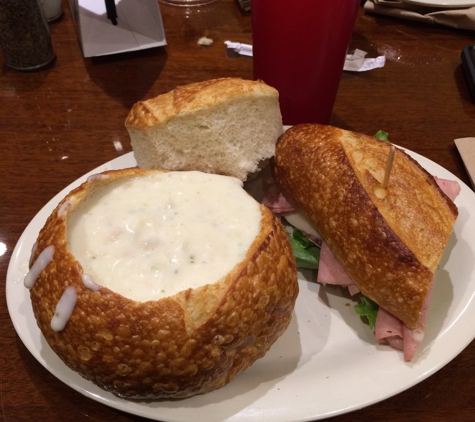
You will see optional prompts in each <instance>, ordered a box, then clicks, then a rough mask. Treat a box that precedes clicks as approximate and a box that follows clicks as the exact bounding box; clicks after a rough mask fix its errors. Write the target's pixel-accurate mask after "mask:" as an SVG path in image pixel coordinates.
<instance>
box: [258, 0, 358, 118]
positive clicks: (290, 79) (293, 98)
mask: <svg viewBox="0 0 475 422" xmlns="http://www.w3.org/2000/svg"><path fill="white" fill-rule="evenodd" d="M359 5H360V0H290V1H289V0H252V1H251V16H252V32H253V64H254V79H261V80H263V81H264V82H265V83H267V84H268V85H270V86H273V87H274V88H276V89H277V90H278V91H279V99H280V109H281V112H282V119H283V122H284V124H285V125H295V124H298V123H322V124H328V123H329V121H330V117H331V113H332V109H333V104H334V103H335V98H336V94H337V92H338V85H339V84H340V78H341V74H342V72H343V65H344V63H345V57H346V54H347V50H348V45H349V42H350V40H351V35H352V33H353V28H354V26H355V21H356V16H357V13H358V8H359Z"/></svg>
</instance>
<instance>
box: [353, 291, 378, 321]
mask: <svg viewBox="0 0 475 422" xmlns="http://www.w3.org/2000/svg"><path fill="white" fill-rule="evenodd" d="M359 300H360V303H359V304H358V305H355V312H356V313H357V314H358V315H360V316H362V317H366V318H367V320H368V324H369V328H371V329H373V328H374V326H375V325H376V316H377V315H378V309H379V305H378V304H377V303H376V302H373V301H372V300H371V299H369V298H367V297H366V296H364V295H363V294H361V293H360V295H359Z"/></svg>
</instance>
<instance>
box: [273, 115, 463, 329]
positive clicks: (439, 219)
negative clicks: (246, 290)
mask: <svg viewBox="0 0 475 422" xmlns="http://www.w3.org/2000/svg"><path fill="white" fill-rule="evenodd" d="M389 149H390V144H389V143H388V142H382V141H379V140H377V139H375V138H373V137H369V136H365V135H362V134H359V133H355V132H350V131H345V130H342V129H338V128H335V127H331V126H323V125H313V124H303V125H298V126H294V127H293V128H291V129H289V130H288V131H287V132H286V133H285V134H284V135H283V136H282V138H281V139H280V141H279V143H278V145H277V148H276V157H275V161H274V175H275V179H276V181H277V184H278V185H279V187H280V189H281V190H282V192H283V194H284V196H285V197H286V198H287V199H288V200H289V201H290V202H292V203H293V204H294V205H295V206H296V207H297V208H298V209H300V210H302V211H303V212H304V214H306V216H307V217H308V219H309V220H310V221H311V222H312V223H313V224H314V226H315V227H316V229H317V230H318V232H319V233H320V234H321V235H322V237H323V239H324V240H325V241H326V242H327V244H328V246H329V247H330V249H331V250H332V251H333V253H334V254H335V256H336V257H337V259H338V260H339V261H340V263H341V264H342V265H343V267H344V268H345V270H346V271H347V273H348V274H349V276H350V277H351V279H352V280H353V281H354V283H355V284H356V285H357V286H358V287H359V289H360V290H361V291H362V292H363V294H365V295H366V296H368V297H370V298H371V299H373V300H374V301H376V302H377V303H378V304H379V305H380V306H382V307H383V308H385V309H386V310H388V311H389V312H391V313H392V314H393V315H395V316H396V317H398V318H399V319H400V320H401V321H403V322H404V323H405V324H406V325H407V326H408V327H409V328H416V327H417V323H418V321H419V316H420V313H421V310H422V305H423V302H424V299H425V297H426V295H427V293H428V291H429V288H430V285H431V282H432V279H433V277H434V274H435V271H436V269H437V265H438V263H439V261H440V258H441V256H442V253H443V251H444V248H445V245H446V243H447V240H448V237H449V235H450V233H451V232H452V227H453V224H454V222H455V219H456V217H457V214H458V211H457V207H456V206H455V205H454V204H453V202H452V201H451V200H450V199H449V198H448V197H447V196H446V195H445V194H444V193H443V192H442V191H441V190H440V188H439V187H438V185H437V183H436V182H435V180H434V178H433V177H432V176H431V175H430V174H429V173H427V172H426V171H425V170H424V169H423V168H422V167H421V166H420V165H419V164H418V163H417V162H416V161H415V160H413V159H412V158H410V157H409V156H408V155H407V154H405V153H404V152H403V151H402V150H400V149H397V150H396V154H395V159H394V164H393V168H392V171H391V177H390V179H389V184H388V188H387V189H383V188H382V181H383V179H384V172H385V168H386V161H387V157H388V154H389Z"/></svg>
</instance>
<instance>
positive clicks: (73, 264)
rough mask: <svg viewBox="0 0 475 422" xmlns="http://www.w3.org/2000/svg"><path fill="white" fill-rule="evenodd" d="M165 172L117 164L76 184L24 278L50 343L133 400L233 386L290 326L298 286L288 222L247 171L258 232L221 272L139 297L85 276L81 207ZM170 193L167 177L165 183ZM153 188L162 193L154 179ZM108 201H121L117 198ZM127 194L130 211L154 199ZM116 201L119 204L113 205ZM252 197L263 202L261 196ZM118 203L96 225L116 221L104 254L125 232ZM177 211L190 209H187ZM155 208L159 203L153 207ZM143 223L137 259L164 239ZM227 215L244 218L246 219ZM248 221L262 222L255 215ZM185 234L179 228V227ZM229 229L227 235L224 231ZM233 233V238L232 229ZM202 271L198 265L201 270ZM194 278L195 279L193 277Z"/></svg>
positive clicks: (90, 207)
mask: <svg viewBox="0 0 475 422" xmlns="http://www.w3.org/2000/svg"><path fill="white" fill-rule="evenodd" d="M180 173H182V172H180ZM185 173H190V172H185ZM191 173H199V172H191ZM157 174H160V175H172V173H168V172H161V171H158V170H143V169H138V168H134V169H124V170H119V171H109V172H105V173H103V174H101V175H98V176H96V177H91V178H89V179H88V181H87V182H85V183H84V184H82V185H81V186H80V187H79V188H77V189H75V190H73V191H72V192H71V193H70V194H68V195H67V196H66V197H65V198H64V200H63V201H61V203H60V204H59V205H58V206H57V207H56V209H55V210H54V211H53V213H52V214H51V215H50V217H49V218H48V220H47V222H46V224H45V226H44V227H43V229H42V230H41V231H40V233H39V236H38V240H37V247H36V248H34V252H33V254H32V265H31V269H30V272H29V273H28V274H27V276H26V278H25V285H26V286H27V287H29V288H30V289H31V290H30V295H31V301H32V305H33V311H34V315H35V317H36V320H37V323H38V326H39V328H40V329H41V332H42V333H43V335H44V337H45V339H46V341H47V342H48V344H49V345H50V346H51V348H52V349H53V350H54V351H55V352H56V353H57V354H58V355H59V357H60V358H61V359H62V360H63V361H64V362H65V363H66V365H68V366H69V367H70V368H72V369H73V370H74V371H77V372H78V373H79V374H81V375H82V376H83V377H85V378H86V379H88V380H91V381H92V382H94V383H96V384H97V385H99V386H100V387H102V388H104V389H106V390H108V391H111V392H113V393H115V394H116V395H118V396H120V397H123V398H131V399H144V398H146V399H159V398H184V397H190V396H193V395H195V394H200V393H206V392H209V391H212V390H214V389H216V388H219V387H222V386H224V385H225V384H227V383H228V382H230V381H231V380H232V379H233V378H234V376H236V375H237V374H238V373H240V372H241V371H243V370H244V369H246V368H247V367H249V366H250V365H251V364H252V363H253V362H255V361H256V360H257V359H259V358H261V357H263V356H264V355H265V353H266V352H267V351H268V349H269V348H270V347H271V345H272V344H273V343H274V342H275V340H276V339H277V338H278V337H279V336H280V335H281V334H282V333H283V332H284V330H285V329H286V328H287V326H288V324H289V322H290V320H291V315H292V311H293V308H294V304H295V300H296V297H297V294H298V283H297V273H296V268H295V260H294V256H293V254H292V250H291V246H290V244H289V241H288V238H287V235H286V233H285V229H284V228H283V227H282V225H281V224H280V222H279V221H278V220H277V219H276V218H275V217H274V216H273V214H272V213H271V212H270V211H269V210H268V209H267V208H266V207H264V206H262V205H260V204H258V203H257V202H256V201H255V200H254V199H253V198H252V197H250V196H249V195H248V194H247V193H246V192H245V191H244V190H242V188H241V185H242V184H241V182H240V181H238V180H236V179H233V180H235V181H236V183H237V184H239V186H238V187H237V188H239V189H241V190H242V193H243V198H244V200H246V201H247V200H248V198H249V200H250V201H253V202H255V206H256V207H257V210H258V211H257V212H258V214H257V223H256V236H255V238H254V237H252V238H251V241H250V245H249V246H248V248H247V250H246V249H245V250H244V252H243V258H242V259H241V260H240V261H238V262H237V263H236V264H235V265H234V266H232V267H231V269H230V270H229V271H228V272H227V273H225V275H224V276H222V277H221V278H220V279H218V280H212V281H210V282H207V283H206V284H203V285H201V286H195V287H193V288H191V287H190V288H184V289H183V290H181V291H179V292H177V293H174V294H172V295H166V294H165V295H164V296H163V297H161V298H159V299H154V297H155V296H154V295H155V293H157V292H156V291H154V290H153V289H152V288H151V289H150V293H149V298H145V299H143V300H134V299H130V298H129V297H128V295H127V296H126V295H125V294H120V293H117V292H116V291H115V290H114V289H112V288H108V287H106V286H102V287H101V279H99V278H97V277H93V278H92V279H91V277H89V276H88V275H86V270H85V268H84V267H83V265H82V264H81V263H80V262H78V260H77V259H76V257H75V256H73V254H72V253H71V249H72V247H73V244H74V242H76V240H75V239H71V238H69V237H68V235H69V230H73V227H72V226H71V227H70V226H69V224H70V219H73V218H75V217H74V213H75V212H78V213H81V215H79V219H76V220H77V221H80V219H81V218H83V217H84V216H86V214H87V215H92V216H93V215H94V212H95V210H97V209H102V208H97V207H98V205H97V204H100V205H101V204H102V203H103V201H105V199H104V198H106V195H109V192H113V194H114V195H120V192H121V191H120V190H119V191H118V192H119V194H117V193H114V192H115V189H125V191H126V192H130V191H131V189H133V186H132V185H131V183H130V182H131V181H134V183H135V181H136V180H138V179H141V178H149V179H147V183H149V185H150V184H151V183H152V182H148V180H158V179H159V178H158V177H156V175H157ZM200 174H203V173H200ZM206 176H207V177H210V178H213V177H214V178H223V179H231V178H228V177H224V176H217V175H208V174H206ZM187 177H188V176H187ZM159 180H162V179H159ZM213 180H214V179H213ZM160 183H162V182H160ZM187 183H189V182H187ZM210 183H211V184H210V185H205V186H203V187H204V188H209V189H211V188H212V187H213V186H214V185H213V183H214V182H213V181H211V182H210ZM149 185H147V186H149ZM237 188H236V189H237ZM134 189H135V188H134ZM166 190H167V188H166V185H165V188H164V192H166ZM146 191H149V192H155V191H152V190H151V189H150V190H149V189H148V188H147V189H146ZM238 194H239V195H240V193H239V192H238ZM111 195H112V194H111ZM130 195H132V194H130ZM164 195H165V193H164ZM202 195H203V196H204V193H203V192H202ZM177 196H179V195H177ZM107 198H108V199H107V201H111V200H110V199H109V196H107ZM210 198H211V199H213V198H212V197H210ZM176 200H177V198H176V197H174V198H173V200H171V201H170V202H169V203H167V204H166V205H167V209H172V211H173V208H174V206H175V205H176V202H174V201H176ZM214 200H215V201H216V206H215V205H214V203H213V207H216V209H217V210H218V211H219V210H223V209H224V208H226V207H227V204H226V203H220V198H214ZM124 201H125V202H127V203H130V204H132V205H131V207H130V212H129V211H127V213H129V214H135V213H136V212H141V211H140V207H142V206H143V208H144V209H146V208H147V207H148V206H149V204H147V203H146V202H147V196H145V197H144V198H141V199H139V200H137V201H136V200H135V196H133V197H130V198H129V197H127V198H124ZM115 203H116V202H110V204H111V207H112V204H115ZM246 206H247V205H246ZM249 206H250V207H251V208H252V207H254V205H253V204H251V205H249ZM114 208H115V209H114V210H111V212H110V215H109V216H103V217H105V218H104V219H103V220H101V221H103V223H101V224H98V225H97V228H98V230H103V229H105V228H107V229H109V227H106V226H109V225H110V233H111V237H110V239H109V241H110V246H108V247H106V248H102V249H99V250H102V251H103V252H104V253H103V255H108V253H109V252H110V251H112V250H113V248H115V247H116V246H114V245H115V243H116V242H117V241H118V240H117V238H119V237H120V233H119V231H118V230H117V227H114V225H118V224H120V222H117V221H115V220H114V213H115V211H118V210H117V208H118V207H114ZM188 208H192V210H198V209H200V204H197V203H196V202H195V203H194V204H193V205H192V207H190V206H189V205H188ZM176 209H177V210H183V206H182V207H181V208H176ZM213 209H214V208H213ZM225 211H226V210H225ZM240 211H241V210H240ZM226 212H227V211H226ZM154 213H155V212H154V210H153V209H152V210H151V214H154ZM156 214H157V219H158V220H160V219H161V220H166V221H169V224H175V223H176V221H175V220H173V218H172V217H173V215H174V214H176V213H173V212H172V213H169V214H163V213H162V212H161V211H160V212H159V211H157V212H156ZM217 215H218V214H217ZM224 215H226V214H224ZM139 217H140V216H139ZM88 218H89V217H88ZM206 218H207V219H209V220H210V221H211V220H212V219H213V218H215V219H216V222H217V223H219V221H218V220H219V216H216V215H214V214H213V213H210V214H209V215H208V216H207V217H206ZM202 219H203V218H202V216H197V218H196V224H199V221H200V220H202ZM137 221H140V218H139V219H138V220H137ZM174 221H175V223H174ZM142 222H143V223H144V224H145V226H144V227H145V228H144V229H143V230H141V231H140V233H139V230H136V229H134V227H135V226H133V225H132V224H131V223H129V222H127V223H126V225H127V230H129V231H131V232H134V234H132V236H135V237H137V236H138V235H140V234H144V235H146V238H144V239H143V246H140V247H139V248H137V247H135V244H134V245H131V247H130V250H128V251H127V253H133V252H134V249H139V250H138V255H137V257H138V258H140V256H142V255H144V254H146V253H147V252H149V251H150V248H151V247H153V245H154V244H155V245H157V242H155V243H154V238H152V236H151V235H150V231H149V229H150V227H152V226H153V224H155V222H154V221H152V220H147V219H144V221H142ZM142 222H141V223H142ZM211 222H212V223H213V221H211ZM225 223H226V222H225ZM71 224H72V223H71ZM74 224H79V222H77V223H74ZM157 224H158V223H157ZM167 224H168V223H167ZM180 224H181V223H180ZM227 224H229V225H230V226H232V225H233V224H237V225H238V223H236V222H235V221H232V222H228V223H227ZM239 224H244V225H249V226H254V219H253V221H248V222H247V223H246V221H243V223H239ZM160 227H164V226H159V227H158V228H157V229H156V232H154V233H158V235H161V234H162V231H163V229H162V228H160ZM167 227H168V226H167ZM180 227H181V226H180ZM238 227H240V226H239V225H238ZM150 230H151V229H150ZM179 232H180V229H179V228H177V230H176V233H177V236H178V234H179ZM230 233H232V231H230ZM172 234H173V233H172ZM207 234H208V235H209V233H208V232H207V233H204V236H205V237H206V235H207ZM123 235H125V234H123ZM225 235H227V233H223V236H225ZM205 237H203V238H201V244H202V248H201V249H202V250H204V249H206V248H207V244H208V240H207V239H206V238H205ZM131 239H132V237H131ZM252 239H253V240H252ZM198 240H200V239H198ZM227 241H228V242H229V243H230V245H231V246H233V247H234V244H233V238H229V239H227ZM87 242H93V237H92V236H91V237H89V238H88V239H87ZM187 242H188V239H187V238H186V235H185V237H184V242H183V246H182V247H183V248H184V249H186V248H187V247H188V245H189V244H188V243H187ZM126 244H127V242H125V243H123V245H126ZM70 245H71V247H70ZM86 246H88V245H86ZM99 246H101V247H102V246H103V245H99ZM238 246H239V245H238ZM160 248H161V249H160ZM165 249H166V245H163V247H162V246H161V245H160V242H158V250H157V252H154V254H151V255H149V256H150V257H151V258H152V259H151V262H152V263H155V261H157V262H158V261H159V258H161V256H162V255H163V254H165V252H163V253H162V252H160V251H161V250H165ZM91 250H94V249H93V248H92V249H91ZM88 251H89V248H88ZM208 252H210V254H209V255H208V257H209V258H210V259H211V260H212V259H213V257H214V256H216V257H217V259H216V261H218V262H215V263H213V264H212V265H211V267H212V266H214V265H218V264H219V263H220V262H219V260H221V258H220V257H222V255H220V252H221V251H208ZM190 253H191V252H190ZM48 254H49V256H48ZM91 254H92V252H87V253H86V254H85V256H86V255H89V257H90V258H92V259H94V260H96V258H97V260H99V259H102V257H101V256H99V255H101V254H98V255H97V256H90V255H91ZM177 256H181V255H177ZM84 259H86V258H84ZM113 259H115V258H113ZM133 259H135V256H134V257H133ZM190 259H193V260H196V261H197V260H198V259H199V256H195V257H191V256H190ZM200 259H201V258H200ZM104 262H105V261H104ZM189 264H190V263H189ZM134 265H135V264H134ZM157 265H158V264H157ZM190 265H193V264H190ZM195 265H198V263H197V262H195ZM98 268H99V269H100V266H99V267H98ZM131 268H132V267H131ZM181 268H184V267H182V266H178V267H177V269H176V271H175V272H179V271H180V269H181ZM198 268H200V267H197V269H196V271H195V272H197V273H198V272H199V269H198ZM156 270H157V269H156V268H155V269H153V271H156ZM131 272H132V269H131V270H130V271H129V272H125V273H123V274H122V275H121V277H122V278H123V279H125V280H127V279H128V278H132V275H133V274H131ZM201 275H202V274H196V276H197V277H198V276H201ZM114 277H120V276H116V275H113V277H112V278H113V280H112V282H113V283H114V285H115V283H116V282H118V281H121V280H114ZM167 277H168V276H167ZM189 278H190V283H191V285H193V283H194V280H191V278H193V277H189ZM165 281H167V280H165ZM204 282H206V280H204ZM134 283H135V281H134ZM141 286H143V285H141ZM141 288H144V287H141ZM145 288H148V287H145ZM135 293H139V294H143V292H135ZM159 293H160V292H159ZM159 293H158V294H159ZM146 296H147V295H146Z"/></svg>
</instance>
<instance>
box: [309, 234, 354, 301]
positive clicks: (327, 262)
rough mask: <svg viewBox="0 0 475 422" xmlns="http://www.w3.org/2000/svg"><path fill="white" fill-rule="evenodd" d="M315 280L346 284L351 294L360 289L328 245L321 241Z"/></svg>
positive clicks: (323, 282) (324, 282)
mask: <svg viewBox="0 0 475 422" xmlns="http://www.w3.org/2000/svg"><path fill="white" fill-rule="evenodd" d="M317 282H319V283H322V284H337V285H343V286H347V287H348V289H349V290H350V294H352V295H354V294H356V293H358V292H359V291H360V290H359V289H358V287H357V286H356V284H354V283H353V281H352V280H351V278H350V277H349V275H348V274H347V273H346V271H345V270H344V268H343V267H342V266H341V264H340V262H339V261H338V260H337V259H336V258H335V255H333V252H332V251H331V250H330V248H329V247H328V245H327V244H326V243H325V242H323V241H322V242H321V246H320V260H319V264H318V274H317Z"/></svg>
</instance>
